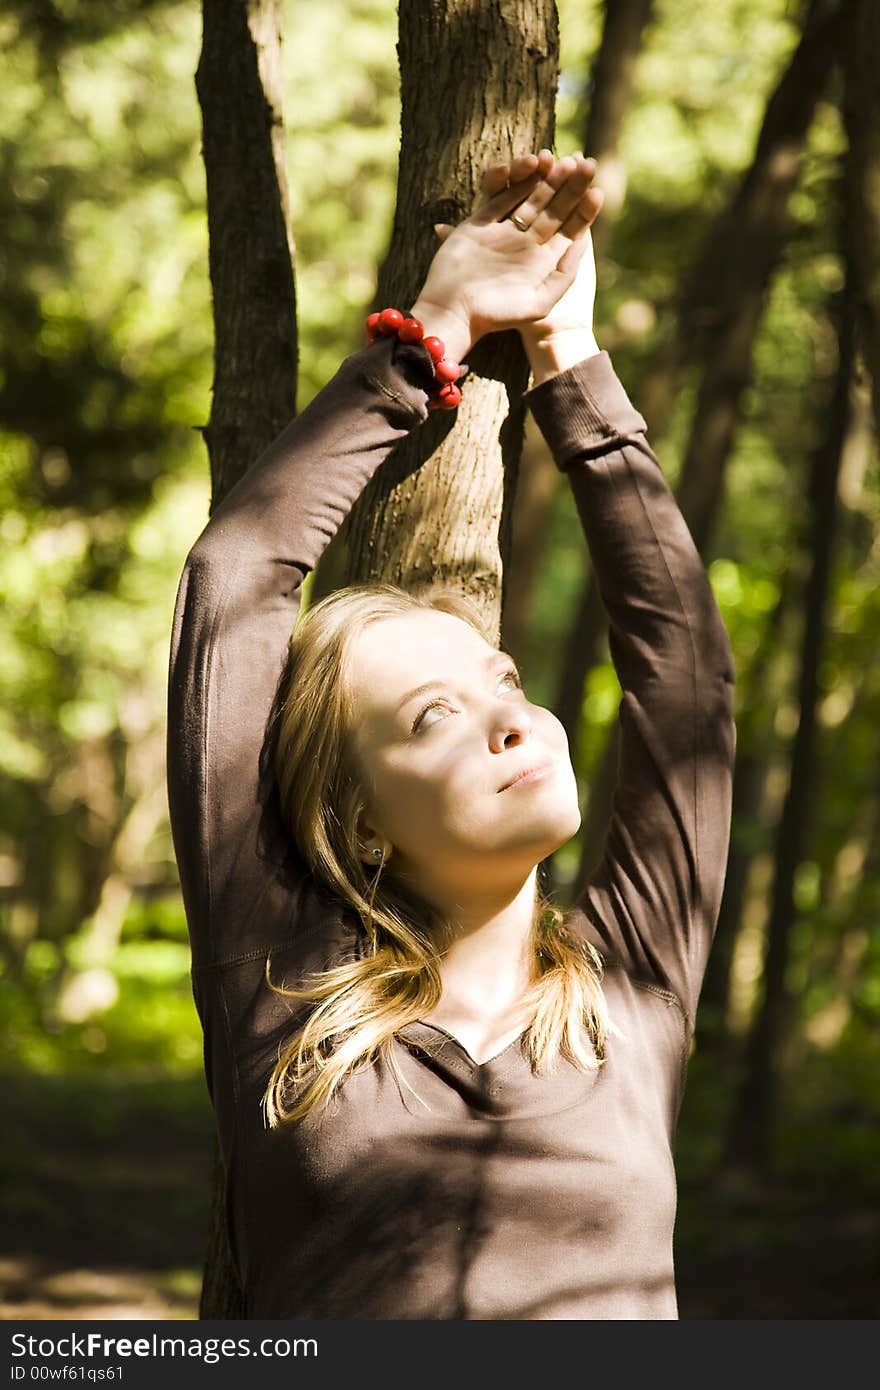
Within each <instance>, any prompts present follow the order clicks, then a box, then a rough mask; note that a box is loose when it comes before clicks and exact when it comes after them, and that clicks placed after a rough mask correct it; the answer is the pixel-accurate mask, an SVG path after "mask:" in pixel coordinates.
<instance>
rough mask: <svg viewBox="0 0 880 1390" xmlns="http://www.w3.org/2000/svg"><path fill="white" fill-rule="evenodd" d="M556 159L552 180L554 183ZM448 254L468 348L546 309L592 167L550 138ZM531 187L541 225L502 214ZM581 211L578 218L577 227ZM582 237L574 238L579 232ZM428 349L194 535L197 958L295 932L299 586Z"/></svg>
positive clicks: (439, 280) (449, 241) (343, 384)
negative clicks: (294, 687) (288, 800)
mask: <svg viewBox="0 0 880 1390" xmlns="http://www.w3.org/2000/svg"><path fill="white" fill-rule="evenodd" d="M551 168H552V169H557V168H558V169H559V170H560V178H559V179H558V181H557V183H556V184H554V186H552V187H551V186H549V185H548V184H547V183H545V182H543V176H544V175H545V174H546V173H547V172H548V170H550V169H551ZM508 172H509V174H510V181H509V185H508V186H507V187H506V188H505V189H504V190H503V191H500V192H498V193H497V195H496V196H494V197H492V198H490V199H489V200H488V201H486V202H485V203H481V204H480V206H479V207H478V209H477V210H476V212H475V213H474V214H473V215H472V216H471V217H470V218H468V219H467V220H466V221H465V222H463V223H462V224H461V226H460V227H459V228H456V229H455V230H454V233H453V234H451V235H449V236H448V237H445V238H444V240H443V245H442V246H441V247H440V248H439V250H438V251H437V254H436V255H435V257H434V259H433V261H432V263H431V267H430V269H429V273H428V276H427V279H426V281H425V284H424V287H423V290H422V293H421V294H420V296H419V297H418V299H417V301H416V304H415V305H414V306H413V310H412V312H413V314H414V315H415V316H417V317H418V318H420V319H421V320H422V322H423V324H424V326H425V331H426V333H427V334H430V335H435V336H439V337H441V338H442V339H443V341H444V343H445V345H446V349H447V354H448V355H449V356H452V357H454V358H456V359H457V360H459V361H460V360H461V358H462V357H463V356H465V355H466V353H467V351H468V350H469V348H470V347H471V346H472V345H473V343H474V342H476V341H477V340H478V339H479V338H480V337H481V336H483V334H486V333H490V332H495V331H498V330H500V329H503V328H510V327H518V326H519V325H520V323H522V322H526V321H532V320H535V319H537V317H538V316H539V315H540V314H542V313H546V312H547V311H548V310H549V308H550V307H552V305H553V304H554V303H555V302H556V300H557V299H558V298H559V297H560V295H562V294H563V293H564V291H565V289H566V288H567V287H568V285H570V284H571V282H572V280H573V277H574V275H575V273H576V269H577V264H578V261H579V258H580V256H581V255H582V254H583V250H584V246H585V242H584V231H585V224H584V221H583V220H578V218H577V217H576V216H575V215H574V214H575V211H576V209H577V207H578V206H579V205H580V202H581V199H582V197H583V195H584V193H585V190H586V189H587V184H588V180H587V178H586V177H585V176H584V174H583V171H582V170H580V169H578V168H577V167H576V165H575V161H573V160H568V161H561V162H560V163H559V165H557V163H556V162H555V161H554V159H553V156H552V154H551V153H550V151H549V150H547V151H542V152H541V153H540V154H539V155H534V154H531V155H525V156H521V157H520V158H519V159H518V160H516V161H514V163H513V165H511V166H510V168H509V170H508ZM530 194H535V195H536V196H537V198H538V199H539V200H541V201H542V206H543V207H544V209H545V211H544V223H545V224H546V235H545V236H544V237H543V239H542V240H538V239H537V238H529V239H528V242H527V244H526V242H525V241H524V239H522V238H521V236H520V234H519V233H518V232H517V231H515V230H514V228H513V224H512V223H511V222H509V221H507V220H506V218H507V214H508V213H509V212H510V211H511V210H513V209H515V208H516V207H517V205H518V204H519V203H520V202H521V201H522V200H523V199H524V198H525V197H527V196H529V195H530ZM568 221H570V222H571V226H570V228H568V229H566V225H565V224H566V223H567V222H568ZM578 243H579V244H578ZM433 385H434V378H433V367H432V365H431V359H430V356H429V353H428V350H427V348H425V347H424V346H423V345H421V344H419V343H415V344H404V343H401V342H399V341H398V340H397V338H381V337H380V338H379V340H378V341H376V342H375V343H372V344H370V345H369V346H368V347H365V348H363V349H361V350H360V351H358V352H355V353H353V354H352V355H351V356H350V357H348V358H347V359H346V361H345V362H344V363H343V364H342V366H341V367H340V369H339V371H338V372H337V373H336V375H335V376H334V378H333V379H332V381H331V382H330V383H329V384H328V385H327V386H325V387H324V389H323V390H322V391H321V392H319V394H318V395H317V396H316V397H315V399H314V400H313V401H312V402H311V404H310V405H309V406H308V408H307V409H306V410H304V411H303V412H302V414H301V415H299V417H298V418H297V419H296V420H294V421H293V422H292V423H291V424H290V425H289V426H288V427H287V429H286V430H285V431H284V432H283V433H282V434H281V435H280V437H279V438H278V439H277V440H276V441H275V442H274V443H273V444H272V445H271V446H270V448H269V449H268V450H267V451H266V452H265V453H264V454H263V455H262V457H261V458H260V459H258V460H257V462H256V463H255V464H254V465H253V466H252V467H251V469H250V470H249V471H248V472H247V473H246V474H245V476H244V477H243V478H242V479H241V480H240V482H239V483H238V484H237V485H236V486H235V487H234V488H233V489H232V490H231V491H230V493H229V494H228V496H227V497H226V498H225V499H224V500H223V502H222V503H221V504H220V505H219V506H218V507H217V509H216V511H215V512H214V514H213V516H212V518H211V520H210V522H209V523H208V525H207V526H206V527H205V529H204V531H203V532H202V534H201V535H200V536H199V538H198V540H197V541H196V542H195V544H194V545H193V547H192V549H191V551H190V553H189V555H188V557H187V560H186V564H185V567H184V570H183V574H182V577H181V580H180V586H179V590H178V595H177V603H176V607H175V612H174V621H173V631H172V642H171V660H170V672H169V689H168V748H167V770H168V798H169V807H170V812H171V825H172V832H173V836H174V846H175V852H176V855H177V860H178V866H179V870H180V878H181V887H182V891H183V897H184V903H185V907H186V913H187V920H188V923H189V929H190V937H191V941H192V947H193V961H194V964H195V965H197V966H198V965H206V964H210V963H216V962H218V961H228V960H232V959H237V958H241V957H243V956H246V955H247V954H248V953H250V952H260V951H262V950H263V949H264V948H265V947H266V946H268V945H271V944H273V943H275V942H280V941H282V940H284V939H286V937H287V936H288V935H289V934H290V932H291V931H292V930H293V929H294V919H295V910H296V894H297V892H298V891H299V889H300V887H301V884H302V881H303V873H302V869H303V866H302V864H301V863H300V862H298V856H297V853H296V850H295V847H294V846H293V845H292V844H291V843H290V842H289V840H288V837H287V836H286V834H285V832H284V829H283V826H282V823H281V819H280V815H279V813H278V809H277V803H276V792H275V787H274V780H273V777H272V773H271V768H270V767H266V766H265V763H266V761H267V760H266V759H265V758H264V757H263V754H264V751H265V744H266V733H267V723H268V720H269V717H270V714H271V709H272V704H273V701H274V697H275V695H276V692H277V687H278V682H279V678H280V676H281V672H282V669H283V665H284V660H285V656H286V650H287V644H288V641H289V638H290V636H291V633H292V631H293V629H294V626H295V623H296V617H297V613H298V610H299V605H300V595H301V588H302V583H303V580H304V578H305V576H306V575H307V574H308V572H309V571H310V570H311V569H312V568H313V567H314V566H315V564H316V563H317V561H318V559H319V557H320V555H321V554H322V552H323V551H324V549H325V547H326V546H327V545H328V543H329V542H330V540H331V539H332V537H333V536H334V535H335V533H336V531H337V530H338V528H339V526H340V524H341V523H342V521H343V519H344V517H345V516H346V514H347V513H348V511H349V510H350V508H351V506H352V505H353V503H354V502H355V500H356V499H357V497H358V496H359V495H360V493H361V492H362V490H363V488H364V487H365V485H366V484H367V482H368V481H369V479H370V478H371V477H372V475H373V474H374V473H375V471H376V470H377V468H378V467H379V466H380V464H381V463H382V461H383V460H384V459H385V458H386V457H387V456H388V454H389V453H390V452H391V450H392V449H393V448H394V446H395V445H396V444H397V443H398V441H399V440H400V439H402V438H403V436H404V435H405V434H407V433H408V432H409V431H410V430H411V429H412V428H413V427H414V426H415V425H417V424H419V423H421V422H422V421H423V420H424V419H425V418H426V417H427V414H428V392H429V390H430V389H431V388H432V387H433Z"/></svg>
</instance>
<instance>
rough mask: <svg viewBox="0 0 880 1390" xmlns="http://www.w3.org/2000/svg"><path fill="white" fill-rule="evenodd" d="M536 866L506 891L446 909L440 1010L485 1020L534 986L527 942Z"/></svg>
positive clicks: (480, 895) (477, 895)
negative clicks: (446, 937) (458, 1010)
mask: <svg viewBox="0 0 880 1390" xmlns="http://www.w3.org/2000/svg"><path fill="white" fill-rule="evenodd" d="M537 872H538V870H537V866H536V867H535V868H533V869H532V870H531V872H530V873H529V874H528V877H527V878H525V879H524V880H523V881H522V882H521V883H520V884H518V885H516V886H514V887H513V888H508V889H506V890H496V891H494V892H492V891H487V892H485V893H474V894H469V895H468V896H467V897H466V898H465V899H464V900H462V896H461V895H459V897H458V900H457V901H456V902H455V903H454V904H452V905H451V907H450V910H449V913H448V918H447V920H448V921H449V923H450V932H451V943H450V945H449V946H448V947H447V949H446V950H445V951H444V953H443V960H442V964H441V967H440V975H441V978H442V981H443V1005H442V1006H441V1007H446V1008H449V1007H453V1006H454V1007H456V1008H461V1009H463V1010H467V1011H469V1010H471V1009H472V1010H473V1011H474V1013H476V1014H479V1015H485V1014H487V1013H489V1014H493V1013H496V1012H500V1011H502V1010H504V1009H506V1008H508V1007H509V1006H510V1005H511V1002H512V1001H516V1000H517V999H520V998H521V997H522V995H523V994H524V992H525V991H526V990H527V989H528V988H529V985H530V984H531V983H532V982H533V979H534V976H533V972H532V951H531V945H530V938H531V932H532V923H533V920H534V912H535V883H536V876H537Z"/></svg>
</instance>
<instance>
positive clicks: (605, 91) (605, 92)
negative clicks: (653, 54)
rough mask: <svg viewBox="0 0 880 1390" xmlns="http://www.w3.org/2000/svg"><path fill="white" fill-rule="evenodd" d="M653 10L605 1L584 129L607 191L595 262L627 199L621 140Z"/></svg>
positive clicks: (649, 1) (648, 0)
mask: <svg viewBox="0 0 880 1390" xmlns="http://www.w3.org/2000/svg"><path fill="white" fill-rule="evenodd" d="M653 10H654V0H605V5H604V11H605V19H604V23H603V25H602V40H601V43H600V44H599V52H598V53H597V55H596V61H595V63H594V64H593V81H592V84H591V90H592V95H591V98H590V112H589V116H588V118H587V121H586V124H585V127H584V154H587V155H592V156H593V157H594V158H595V159H596V160H597V161H598V165H599V168H598V170H597V173H596V182H597V183H598V184H599V186H600V187H601V189H602V191H603V193H604V194H605V202H604V203H603V204H602V216H601V217H600V218H599V219H598V221H597V222H596V224H595V226H594V227H593V229H592V237H593V248H594V251H595V253H596V260H597V262H599V261H601V259H602V257H603V256H604V254H605V251H606V250H607V247H608V238H609V234H610V232H611V230H612V227H613V225H614V222H615V220H616V218H617V216H618V214H619V213H620V210H621V208H622V207H623V202H624V198H625V197H626V166H625V165H624V163H623V160H622V159H621V158H620V138H621V135H622V134H623V127H624V125H625V124H626V118H627V115H628V113H629V108H630V103H631V101H632V92H633V86H634V85H635V75H636V62H637V60H638V57H639V54H640V53H641V51H642V43H643V39H644V32H645V29H646V28H647V26H648V24H649V23H650V22H651V19H652V17H653Z"/></svg>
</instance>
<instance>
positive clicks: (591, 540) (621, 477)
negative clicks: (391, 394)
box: [520, 171, 736, 1032]
mask: <svg viewBox="0 0 880 1390" xmlns="http://www.w3.org/2000/svg"><path fill="white" fill-rule="evenodd" d="M557 176H558V175H557V174H556V172H555V171H554V172H552V173H551V174H550V178H551V180H552V179H554V178H556V177H557ZM595 297H596V266H595V261H594V258H593V254H592V240H591V239H590V244H589V246H588V249H587V252H586V254H585V255H584V256H583V258H582V259H581V262H580V265H579V269H578V272H577V275H576V277H575V279H574V281H573V282H572V284H571V286H570V287H569V289H568V290H567V291H566V293H565V294H564V295H562V296H561V297H560V299H559V300H557V302H556V304H555V305H554V306H553V308H552V309H551V311H550V313H549V314H548V315H547V316H546V317H545V318H544V319H543V320H540V321H538V320H535V321H533V322H532V323H530V324H528V325H526V326H525V327H524V328H522V329H521V330H520V332H521V334H522V338H523V343H524V345H525V348H526V351H527V353H528V356H529V360H530V363H531V366H532V370H533V375H534V385H533V387H532V390H531V391H530V392H528V393H527V394H526V401H527V403H528V404H529V406H530V407H531V410H532V413H533V415H534V416H535V419H536V421H537V423H538V425H539V426H540V428H541V431H542V433H543V434H544V437H545V438H546V440H547V442H548V444H549V445H550V448H551V450H552V453H553V457H554V459H555V461H556V464H557V466H558V467H559V468H560V469H561V470H562V471H563V472H565V473H566V474H567V476H568V479H569V482H570V485H571V489H572V493H573V495H574V499H575V503H576V506H577V510H578V515H579V517H580V521H581V526H582V527H583V531H584V536H585V538H586V541H587V546H588V548H589V552H590V559H591V561H592V565H593V571H594V574H595V578H596V583H597V584H598V586H599V593H600V595H601V598H602V602H603V604H604V606H605V610H606V612H607V614H608V619H609V645H610V649H611V657H612V660H613V662H614V667H615V670H616V672H617V676H618V679H619V681H620V685H621V688H622V692H623V698H622V700H621V703H620V710H619V717H620V752H619V757H618V777H617V784H616V789H615V795H614V800H613V805H612V813H611V824H610V826H609V830H608V834H607V837H606V840H605V844H604V847H603V856H602V859H601V862H600V864H599V867H598V869H597V870H596V872H595V873H594V874H593V876H592V879H591V881H590V883H589V884H588V885H587V886H586V888H585V889H584V891H583V894H582V896H581V898H580V900H579V906H580V907H581V908H582V910H583V913H584V916H585V923H584V925H585V929H586V931H587V932H588V934H589V935H590V937H591V938H592V939H593V941H594V943H595V944H596V945H597V946H598V947H599V949H600V950H603V951H605V952H606V953H610V954H611V955H613V956H616V957H617V958H618V959H619V960H620V961H621V962H622V963H623V965H624V966H625V967H626V968H627V969H628V970H629V971H630V972H631V973H632V974H633V975H634V976H636V977H638V978H640V979H641V980H643V981H645V982H646V983H652V984H653V985H654V986H655V987H659V988H661V989H665V990H668V991H670V992H671V993H672V994H674V996H675V998H676V999H677V1000H678V1001H679V1003H680V1005H681V1008H682V1011H683V1012H684V1014H685V1017H686V1020H687V1025H688V1029H689V1031H690V1032H692V1031H693V1028H694V1023H695V1017H696V1009H697V1000H698V997H699V992H700V986H701V984H702V980H703V974H704V971H705V967H706V961H707V959H708V955H709V950H710V948H711V944H712V938H713V935H714V931H715V924H716V921H717V917H718V911H719V908H720V904H721V894H722V891H723V887H724V878H725V873H726V868H727V854H728V846H729V838H730V819H731V801H732V784H733V764H734V756H735V749H736V726H735V724H734V718H733V687H734V680H735V672H734V663H733V654H732V651H731V646H730V640H729V637H728V634H727V630H726V628H725V626H724V623H723V620H722V618H721V614H720V612H719V609H718V605H717V603H716V601H715V596H714V594H713V592H712V586H711V584H710V583H709V578H708V575H707V574H706V571H705V568H704V566H703V562H702V560H701V558H700V555H699V552H698V551H697V548H696V546H695V545H694V541H693V538H692V536H691V534H690V531H689V530H688V528H687V525H686V523H685V520H684V517H683V516H682V514H681V512H680V510H679V508H678V504H677V503H676V501H675V498H674V497H673V495H672V493H671V492H670V490H669V487H668V485H667V483H666V479H665V478H664V475H663V471H662V469H661V467H660V464H659V463H658V461H657V458H656V457H655V455H654V453H653V452H652V450H651V447H650V445H649V444H648V441H647V438H646V435H645V429H646V426H645V421H644V420H643V418H642V416H641V415H640V414H639V412H638V411H637V410H636V409H635V408H634V407H633V405H632V404H631V402H630V401H629V399H628V397H627V395H626V392H625V391H624V389H623V387H622V386H621V384H620V382H619V381H618V379H617V376H616V375H615V373H614V370H613V368H612V365H611V360H610V358H609V356H608V354H607V352H600V350H599V346H598V344H597V342H596V339H595V337H594V335H593V305H594V301H595Z"/></svg>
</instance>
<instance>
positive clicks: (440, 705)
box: [412, 666, 523, 734]
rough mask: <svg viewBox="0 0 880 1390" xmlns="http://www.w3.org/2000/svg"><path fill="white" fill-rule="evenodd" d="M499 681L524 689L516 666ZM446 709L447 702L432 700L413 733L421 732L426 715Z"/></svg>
mask: <svg viewBox="0 0 880 1390" xmlns="http://www.w3.org/2000/svg"><path fill="white" fill-rule="evenodd" d="M498 679H499V680H500V681H513V684H514V687H515V689H517V690H522V688H523V684H522V680H521V679H520V674H519V671H517V669H516V667H514V666H511V667H509V668H508V670H506V671H504V672H503V673H502V675H500V676H499V677H498ZM444 708H448V705H447V704H446V702H445V701H444V700H432V701H431V703H430V704H428V705H425V707H424V709H422V710H421V711H420V712H419V713H418V714H417V715H416V719H415V723H414V724H413V726H412V732H413V733H414V734H417V733H418V732H419V730H420V729H421V728H422V721H423V719H424V717H425V715H426V714H430V712H431V710H432V709H444ZM430 727H431V726H430V725H428V728H430Z"/></svg>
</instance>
